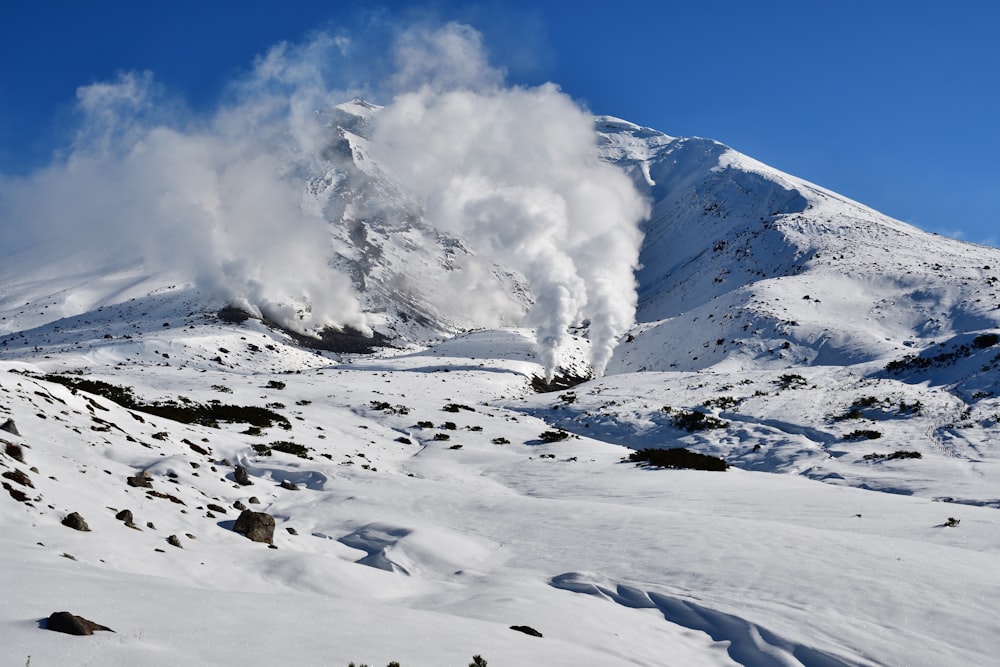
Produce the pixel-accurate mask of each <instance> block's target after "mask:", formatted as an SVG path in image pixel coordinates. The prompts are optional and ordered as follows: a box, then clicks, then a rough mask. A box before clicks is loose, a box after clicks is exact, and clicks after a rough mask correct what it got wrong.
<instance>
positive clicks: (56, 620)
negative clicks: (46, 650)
mask: <svg viewBox="0 0 1000 667" xmlns="http://www.w3.org/2000/svg"><path fill="white" fill-rule="evenodd" d="M45 628H46V629H47V630H53V631H55V632H64V633H66V634H67V635H92V634H94V632H95V631H96V630H106V631H108V632H114V630H112V629H111V628H109V627H106V626H103V625H101V624H100V623H94V622H93V621H90V620H87V619H86V618H83V617H82V616H76V615H74V614H71V613H69V612H68V611H56V612H53V613H52V614H51V615H50V616H49V618H48V621H47V622H46V625H45Z"/></svg>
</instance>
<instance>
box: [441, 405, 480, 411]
mask: <svg viewBox="0 0 1000 667" xmlns="http://www.w3.org/2000/svg"><path fill="white" fill-rule="evenodd" d="M441 409H442V410H444V411H445V412H460V411H462V410H468V411H469V412H475V410H474V409H472V408H470V407H469V406H468V405H462V404H461V403H449V404H448V405H446V406H444V407H443V408H441Z"/></svg>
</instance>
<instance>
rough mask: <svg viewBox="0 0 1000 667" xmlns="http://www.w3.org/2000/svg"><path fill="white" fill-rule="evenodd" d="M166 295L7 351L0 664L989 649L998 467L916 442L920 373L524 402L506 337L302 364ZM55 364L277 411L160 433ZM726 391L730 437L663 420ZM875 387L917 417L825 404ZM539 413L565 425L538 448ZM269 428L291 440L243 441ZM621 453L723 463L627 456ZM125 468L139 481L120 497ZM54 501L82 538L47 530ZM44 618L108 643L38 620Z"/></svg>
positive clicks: (796, 655)
mask: <svg viewBox="0 0 1000 667" xmlns="http://www.w3.org/2000/svg"><path fill="white" fill-rule="evenodd" d="M170 303H171V302H170V301H169V299H168V300H167V302H166V304H167V305H163V304H161V310H160V311H156V310H155V307H153V308H151V309H150V313H149V315H148V317H147V318H146V319H145V320H142V319H141V318H139V317H138V316H137V315H136V314H131V316H130V317H124V316H123V313H121V312H113V313H108V314H107V321H106V322H105V323H103V324H102V323H101V322H98V321H97V319H96V315H95V313H90V317H92V318H94V319H93V321H92V326H93V331H92V332H91V333H90V334H89V336H90V338H89V340H88V339H87V336H84V335H82V334H81V329H82V328H84V325H83V323H82V322H80V321H73V320H70V321H64V322H63V324H62V327H60V325H59V324H58V323H57V324H56V325H49V326H46V327H42V329H40V330H38V331H35V332H34V333H33V340H35V341H42V340H47V341H48V342H49V347H41V346H39V347H38V349H24V350H22V351H17V350H14V349H12V348H15V347H16V343H15V342H14V341H13V339H9V340H10V345H8V346H6V347H5V348H3V350H4V351H2V352H0V423H3V422H4V421H5V420H7V419H8V418H11V419H13V422H14V424H15V425H16V430H17V431H18V433H19V435H15V434H13V433H9V432H3V431H0V441H2V442H0V445H2V446H3V447H6V448H7V449H6V451H7V454H2V453H0V468H2V469H3V471H4V473H5V480H4V481H5V482H8V481H10V480H11V476H8V475H7V474H6V473H8V472H13V471H21V472H23V473H25V474H26V475H27V476H28V477H29V478H30V482H31V484H32V485H33V488H28V487H25V486H23V485H21V484H18V483H16V482H13V481H10V483H9V484H8V486H10V487H11V488H15V489H16V490H19V489H23V490H24V491H25V492H26V494H27V496H28V499H27V502H17V501H16V500H15V499H14V497H13V494H8V493H6V492H5V493H4V494H3V497H2V498H0V525H2V526H3V529H2V532H0V572H3V573H4V574H3V600H4V604H3V605H2V607H0V637H2V639H3V647H4V648H3V653H4V655H5V659H4V660H3V664H4V665H22V664H26V663H28V662H29V657H30V664H31V665H32V666H33V667H38V666H43V665H101V666H111V667H113V666H116V665H130V666H131V665H150V666H154V665H164V666H166V665H170V666H173V665H178V664H187V665H234V664H247V665H265V664H295V665H334V666H335V665H343V666H345V667H346V665H347V664H348V663H349V662H350V661H354V662H355V663H368V664H370V665H373V666H376V665H378V666H381V665H384V664H387V663H388V662H390V661H393V660H395V661H399V662H400V663H401V664H402V665H403V666H404V667H419V666H422V665H426V666H428V667H431V666H445V665H462V666H464V665H466V664H468V663H469V662H470V660H471V658H472V656H473V655H477V654H478V655H481V656H482V657H483V658H485V659H486V660H488V662H489V664H490V665H491V666H498V665H519V666H524V665H566V666H570V665H572V666H579V665H648V666H654V665H656V666H659V665H732V664H741V665H797V664H802V665H819V666H827V665H903V664H909V665H974V664H983V665H985V664H995V660H996V655H997V654H998V652H1000V619H998V616H997V614H996V609H997V605H998V601H1000V567H998V566H1000V512H998V511H997V509H995V507H990V506H984V505H991V504H993V505H995V503H996V499H997V495H998V494H997V492H996V482H995V480H996V479H997V472H998V471H997V459H996V458H995V457H991V456H990V455H988V453H987V452H985V451H984V452H982V453H981V455H980V456H978V457H973V456H966V455H965V454H966V453H967V452H965V451H964V450H963V451H962V452H947V451H943V450H941V449H940V448H936V449H935V448H934V447H924V446H923V445H922V444H921V443H922V442H924V441H930V440H931V439H929V438H927V437H924V438H923V439H920V438H919V437H915V436H918V435H919V434H920V432H921V431H924V434H923V435H924V436H926V435H927V434H926V431H927V430H928V429H932V428H933V424H935V423H938V422H940V419H941V418H942V417H941V414H943V413H946V412H947V411H948V410H951V409H952V407H953V406H952V405H951V404H950V403H949V402H948V399H947V397H942V398H940V400H939V401H938V402H937V403H934V402H933V399H932V398H929V396H933V395H934V393H933V392H932V391H930V390H928V388H927V386H926V385H921V386H916V385H908V384H906V383H903V382H893V381H890V380H885V381H883V384H882V385H879V386H875V387H873V386H865V385H864V383H862V382H860V381H855V382H854V383H852V384H850V385H848V384H846V380H845V378H846V374H847V373H848V372H849V371H848V370H845V369H844V368H831V369H826V368H823V367H815V366H814V367H811V368H809V369H806V370H807V371H808V373H803V375H804V376H806V377H803V378H802V381H801V382H799V381H798V380H794V381H790V380H788V378H787V377H786V378H785V379H784V380H782V375H787V373H784V374H783V373H782V372H779V371H775V372H767V371H757V372H756V374H753V373H748V374H747V375H745V376H733V375H726V376H725V377H723V376H721V375H720V376H719V382H718V383H713V382H711V376H710V375H706V374H704V373H702V374H700V375H697V376H695V375H694V374H691V373H679V372H678V373H643V374H631V375H630V374H621V375H616V376H611V377H608V378H606V379H604V380H600V381H593V382H590V383H585V384H583V385H579V386H577V387H575V388H573V389H571V390H568V391H564V392H556V393H546V394H536V393H534V392H533V391H532V390H531V387H530V378H531V376H532V375H533V374H536V373H538V372H540V366H538V364H537V360H535V358H534V354H533V352H532V349H533V347H532V343H531V341H530V339H529V338H528V336H527V333H525V332H521V331H518V330H504V331H482V332H476V333H470V334H466V335H464V336H459V337H458V338H456V339H453V340H451V341H448V342H445V343H442V344H440V345H438V346H436V347H431V348H429V349H425V350H418V351H406V352H404V351H393V352H392V353H388V352H381V353H378V354H376V355H370V356H342V357H341V356H336V355H333V354H329V353H326V354H325V356H324V355H320V354H317V353H314V352H309V351H304V350H302V349H300V348H297V347H295V346H293V345H291V344H290V343H291V342H290V341H289V340H288V339H287V338H286V337H285V336H284V335H283V334H281V333H279V332H274V331H271V330H268V329H267V328H265V327H264V326H263V325H262V324H260V323H257V322H253V321H251V322H248V323H245V324H243V325H231V324H224V323H220V322H217V321H208V320H206V318H205V317H203V316H196V315H191V314H189V313H185V312H184V311H183V307H182V306H177V304H176V302H175V303H174V306H169V304H170ZM171 307H173V308H174V310H170V308H171ZM112 310H113V309H112ZM119 310H120V307H119ZM95 312H98V311H95ZM185 317H186V318H187V319H184V318H185ZM161 320H162V321H161ZM126 322H128V324H125V323H126ZM136 322H139V324H136ZM164 325H169V326H164ZM74 327H75V328H74ZM102 327H103V328H102ZM116 327H117V328H116ZM122 327H132V328H133V334H134V335H131V337H126V336H125V335H124V331H125V330H124V329H123V328H122ZM69 329H73V330H72V331H69ZM103 331H107V332H108V333H107V336H105V335H104V334H103V333H102V332H103ZM81 341H82V342H81ZM580 345H583V342H582V341H581V342H580ZM213 359H214V360H213ZM220 361H221V362H222V363H219V362H220ZM567 363H569V362H567ZM68 371H73V372H79V373H80V374H78V375H73V374H69V375H67V377H77V378H86V379H94V380H101V381H103V382H107V383H110V384H112V385H120V386H126V387H129V388H131V389H132V390H133V391H134V393H135V395H136V396H138V397H140V398H141V399H143V400H145V401H154V400H161V401H162V400H174V401H178V402H181V403H183V401H184V400H185V399H186V400H190V401H194V402H196V403H207V402H209V401H212V400H218V401H222V402H223V403H227V404H234V405H241V406H251V405H252V406H261V407H263V406H270V407H269V409H271V410H273V412H275V413H277V414H279V415H282V416H284V417H285V418H286V419H287V420H288V425H289V426H290V428H283V427H282V425H281V424H280V423H277V424H275V425H272V426H270V427H264V428H260V429H258V430H256V431H255V430H254V429H251V428H248V425H247V424H239V423H234V424H221V426H220V428H210V427H206V426H198V425H189V424H182V423H179V422H176V421H171V420H169V419H164V418H160V417H156V416H152V415H150V414H144V413H142V412H139V411H136V410H130V409H126V408H123V407H121V406H119V405H117V404H115V403H113V402H111V401H110V400H108V399H106V398H103V397H100V396H95V395H92V394H88V393H86V392H84V391H75V392H74V391H73V390H71V389H70V388H69V387H67V386H64V385H62V384H57V383H53V382H50V381H46V380H43V379H41V376H42V375H43V374H45V373H66V372H68ZM854 371H857V369H854ZM734 379H735V380H736V381H735V382H734ZM873 384H874V381H873ZM717 385H719V386H717ZM720 386H722V388H721V389H720ZM848 387H850V391H848V389H847V388H848ZM855 390H856V391H855ZM851 391H855V393H853V394H852V393H851ZM908 391H909V392H913V393H912V394H911V393H906V392H908ZM723 394H726V395H732V398H733V399H738V401H737V403H736V404H733V402H732V401H724V402H722V404H721V405H722V408H721V409H714V410H713V411H712V414H715V415H718V417H719V418H721V419H723V420H725V421H726V422H727V426H726V427H725V428H721V429H713V430H705V431H699V432H692V433H687V432H685V431H682V430H680V429H677V428H674V427H671V426H670V425H669V424H667V422H666V420H665V418H664V415H666V414H667V413H666V412H664V411H663V410H662V409H661V408H663V407H664V406H673V407H674V408H683V407H692V406H698V405H703V404H704V402H705V401H706V400H709V399H711V398H718V397H719V396H721V395H723ZM869 394H878V396H879V398H883V397H889V396H890V395H891V396H894V397H895V398H894V399H893V401H895V403H892V402H890V401H889V399H888V398H886V401H885V402H881V403H878V404H877V405H876V406H875V407H876V408H878V407H879V406H881V409H883V410H884V411H887V412H888V411H890V406H891V405H893V404H895V405H898V404H899V402H900V401H902V402H904V403H906V402H910V403H912V402H913V401H915V400H917V396H919V397H921V400H922V403H923V405H922V408H923V409H922V411H921V414H920V415H918V416H912V417H911V418H904V417H901V416H899V415H883V417H884V419H881V420H879V421H878V428H880V429H881V430H883V431H885V432H886V433H885V435H884V436H883V439H882V440H877V441H871V440H869V441H862V442H858V441H854V440H845V439H844V438H843V437H842V435H843V433H846V432H849V431H851V430H854V429H858V428H863V427H864V424H868V425H869V426H870V425H871V424H873V423H875V421H874V420H875V417H873V416H872V415H871V414H869V415H868V419H867V420H862V421H860V422H859V421H850V420H847V421H840V420H834V419H830V415H832V414H835V413H840V412H843V411H844V410H845V409H846V408H847V407H849V406H850V405H852V402H853V401H855V400H857V398H858V397H859V396H863V395H869ZM867 403H869V405H867V407H866V408H865V409H875V408H872V405H871V403H872V402H871V401H868V402H867ZM446 408H447V409H446ZM935 420H937V421H935ZM420 422H423V424H422V425H418V423H420ZM428 422H429V424H428ZM448 422H450V423H448ZM859 424H860V426H859ZM556 426H558V427H562V428H565V429H567V431H570V432H572V433H573V434H574V435H571V436H570V437H568V438H566V439H563V440H561V441H556V442H545V440H547V438H544V437H540V436H541V434H542V433H544V432H546V431H551V430H553V428H554V427H556ZM248 431H249V433H247V432H248ZM977 433H985V434H989V433H992V432H991V431H986V430H982V429H980V430H979V431H977ZM589 435H592V436H593V437H587V436H589ZM993 435H995V433H993ZM911 437H913V439H909V438H911ZM983 437H986V436H983ZM990 437H992V436H990ZM887 440H889V441H891V442H886V441H887ZM276 442H294V443H296V444H298V445H302V446H304V447H306V448H308V450H307V454H306V456H307V458H300V457H297V456H295V455H292V454H287V453H282V452H279V451H272V452H271V454H270V455H269V456H264V455H261V453H260V452H261V451H263V450H264V448H262V447H260V445H273V444H274V443H276ZM612 443H621V444H624V445H630V446H633V447H642V446H651V445H653V444H656V445H657V446H688V447H691V448H693V449H698V450H699V451H703V452H706V453H721V454H724V455H725V456H726V458H727V460H729V461H730V462H731V463H733V464H734V465H738V466H740V468H735V467H733V468H730V469H729V470H727V471H726V472H703V471H693V470H664V469H649V468H642V467H637V466H635V465H634V464H632V463H623V462H622V458H623V457H624V456H626V455H627V454H628V453H629V451H630V450H629V449H627V448H626V447H623V446H621V444H612ZM986 444H987V443H986V442H974V441H968V440H967V441H966V442H964V443H963V445H962V446H963V447H966V448H977V447H978V448H982V449H986V447H985V446H986ZM11 445H14V446H19V447H20V448H21V451H22V453H23V459H24V460H23V463H22V462H19V461H17V460H15V458H13V457H12V456H11V455H10V453H11V451H14V450H13V449H12V448H11V447H10V446H11ZM253 445H258V448H257V450H255V449H254V448H253V447H252V446H253ZM754 445H760V447H756V448H755V447H754ZM921 448H923V452H922V453H923V458H921V459H902V460H866V459H864V458H863V455H864V454H868V453H871V452H886V453H888V452H891V451H893V450H896V449H907V450H909V449H921ZM0 451H4V450H3V449H0ZM973 459H974V460H973ZM970 461H971V462H970ZM227 463H228V464H229V465H227ZM235 464H242V465H243V466H245V468H246V469H247V470H248V471H249V473H250V479H251V481H252V485H249V486H241V485H239V484H236V483H235V481H234V475H233V470H234V468H233V466H234V465H235ZM141 471H146V472H148V473H149V475H150V478H151V488H140V487H131V486H128V485H127V483H126V479H127V478H129V477H134V476H136V475H138V474H139V473H140V472H141ZM282 482H291V483H293V484H294V485H295V486H296V487H297V490H292V489H288V488H283V487H282V486H280V484H281V483H282ZM286 486H290V485H288V484H286ZM858 487H867V489H882V491H874V490H866V489H865V488H858ZM886 490H889V491H895V492H893V493H887V492H884V491H886ZM949 490H950V491H949ZM150 491H155V492H158V494H150V493H149V492H150ZM251 496H255V497H256V498H257V499H259V504H257V505H251V504H249V503H250V498H251ZM944 496H953V497H954V498H952V499H953V500H961V501H962V502H963V503H964V504H955V503H949V502H942V499H943V497H944ZM237 501H242V502H243V503H247V504H248V507H250V508H251V509H255V510H257V511H262V512H267V513H269V514H271V515H273V516H274V517H275V520H276V531H275V534H274V547H276V548H274V549H272V548H268V546H267V545H266V544H262V543H256V542H252V541H250V540H248V539H246V538H244V537H243V536H241V535H239V534H237V533H235V532H233V531H232V530H231V528H232V525H233V521H234V520H235V518H236V516H237V515H238V514H239V512H238V510H236V509H233V504H234V503H235V502H237ZM210 503H212V504H215V505H217V506H220V507H221V508H223V509H225V512H219V511H218V510H215V511H212V510H209V509H208V508H207V506H208V504H210ZM977 505H979V506H977ZM123 509H129V510H131V511H132V512H133V514H134V523H135V528H130V527H127V526H126V525H125V524H124V523H123V522H122V521H119V520H116V519H115V515H116V514H117V513H118V512H119V511H120V510H123ZM70 512H79V513H80V514H81V515H82V516H83V517H84V518H85V520H86V521H87V523H88V524H89V527H90V529H91V530H90V532H79V531H76V530H72V529H70V528H67V527H65V526H63V525H60V521H61V520H62V519H63V518H64V517H65V516H66V515H67V514H69V513H70ZM950 518H954V519H958V520H959V521H960V523H959V524H958V525H957V526H948V525H947V524H948V523H949V519H950ZM293 532H294V534H293ZM169 536H177V538H179V544H180V547H177V546H174V545H171V544H168V542H167V538H168V537H169ZM60 610H67V611H71V612H73V613H74V614H79V615H81V616H84V617H86V618H89V619H91V620H93V621H96V622H98V623H101V624H104V625H107V626H109V627H110V628H113V629H114V631H115V632H114V633H109V632H98V633H96V634H95V635H93V636H90V637H75V636H69V635H63V634H58V633H54V632H46V631H43V630H41V629H40V620H41V619H43V618H45V617H47V616H48V615H49V614H50V613H52V612H54V611H60ZM514 625H519V626H530V627H531V628H534V629H535V630H537V631H538V632H540V633H541V634H542V635H543V636H542V637H535V636H529V635H528V634H524V633H522V632H517V631H514V630H511V629H510V626H514Z"/></svg>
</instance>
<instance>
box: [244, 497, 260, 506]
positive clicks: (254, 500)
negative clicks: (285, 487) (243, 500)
mask: <svg viewBox="0 0 1000 667" xmlns="http://www.w3.org/2000/svg"><path fill="white" fill-rule="evenodd" d="M247 502H248V503H250V504H251V505H260V498H258V497H257V496H250V497H249V498H247Z"/></svg>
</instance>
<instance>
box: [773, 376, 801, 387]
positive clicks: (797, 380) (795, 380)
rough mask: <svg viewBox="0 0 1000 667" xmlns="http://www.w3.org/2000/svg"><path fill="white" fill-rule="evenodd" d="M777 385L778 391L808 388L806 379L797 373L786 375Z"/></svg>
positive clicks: (779, 379)
mask: <svg viewBox="0 0 1000 667" xmlns="http://www.w3.org/2000/svg"><path fill="white" fill-rule="evenodd" d="M775 383H776V384H777V385H778V389H799V388H801V387H805V386H806V379H805V378H804V377H802V376H801V375H798V374H796V373H785V374H784V375H782V376H781V377H779V378H778V379H777V380H776V381H775Z"/></svg>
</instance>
